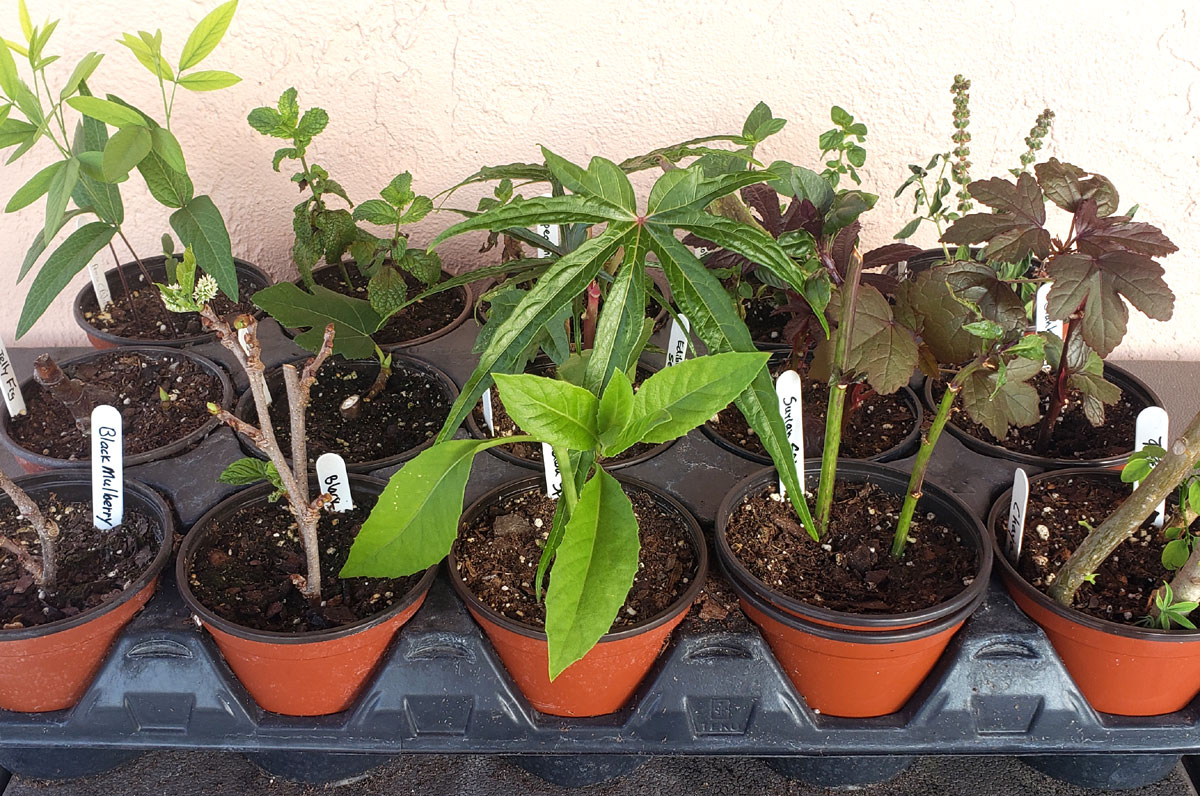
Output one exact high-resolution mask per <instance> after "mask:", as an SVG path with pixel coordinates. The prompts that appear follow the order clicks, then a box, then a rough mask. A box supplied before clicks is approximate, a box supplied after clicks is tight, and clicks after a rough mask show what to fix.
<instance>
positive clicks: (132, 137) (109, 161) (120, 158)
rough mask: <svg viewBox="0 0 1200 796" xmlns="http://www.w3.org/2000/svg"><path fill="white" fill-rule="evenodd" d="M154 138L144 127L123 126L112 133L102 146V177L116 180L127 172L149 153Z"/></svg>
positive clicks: (109, 180) (112, 180) (110, 180)
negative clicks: (106, 142)
mask: <svg viewBox="0 0 1200 796" xmlns="http://www.w3.org/2000/svg"><path fill="white" fill-rule="evenodd" d="M152 146H154V139H153V138H152V137H151V135H150V131H149V130H147V129H146V128H145V127H124V128H122V129H120V130H117V132H115V133H113V136H112V138H110V139H108V144H107V145H105V147H104V160H103V162H102V164H101V169H102V170H103V173H104V179H105V180H107V181H108V182H116V181H117V180H120V179H121V178H123V177H125V176H126V175H128V174H129V172H130V171H131V170H132V169H133V168H134V166H136V165H137V164H139V163H141V162H142V158H144V157H146V155H148V154H149V153H150V149H151V147H152Z"/></svg>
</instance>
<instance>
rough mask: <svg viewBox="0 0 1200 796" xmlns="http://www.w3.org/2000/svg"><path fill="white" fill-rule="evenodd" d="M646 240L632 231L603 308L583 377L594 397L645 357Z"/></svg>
mask: <svg viewBox="0 0 1200 796" xmlns="http://www.w3.org/2000/svg"><path fill="white" fill-rule="evenodd" d="M647 239H648V235H647V234H646V230H645V227H639V226H635V227H633V228H632V229H630V230H629V234H628V235H627V236H626V240H625V251H624V256H623V258H622V261H621V266H620V268H619V269H618V271H617V276H616V279H615V280H614V281H613V283H612V286H611V287H609V289H608V295H607V296H605V298H604V303H603V304H602V305H601V307H600V317H599V318H598V319H597V321H596V336H595V340H594V342H593V348H592V354H591V356H590V357H588V360H587V365H586V367H585V369H584V375H583V386H584V387H586V388H587V389H588V390H591V391H592V393H593V394H596V395H600V394H602V393H603V391H604V389H605V386H606V385H607V384H608V383H609V378H610V377H611V376H612V374H613V372H614V371H616V370H625V371H628V370H629V369H630V368H631V367H632V366H633V365H634V364H635V363H636V362H637V359H638V357H639V356H640V355H641V353H642V351H641V348H642V347H641V346H639V345H638V341H639V340H640V338H641V334H642V329H643V326H644V322H643V321H644V318H645V309H644V308H645V306H646V269H645V267H644V265H643V264H644V262H645V260H646V241H647Z"/></svg>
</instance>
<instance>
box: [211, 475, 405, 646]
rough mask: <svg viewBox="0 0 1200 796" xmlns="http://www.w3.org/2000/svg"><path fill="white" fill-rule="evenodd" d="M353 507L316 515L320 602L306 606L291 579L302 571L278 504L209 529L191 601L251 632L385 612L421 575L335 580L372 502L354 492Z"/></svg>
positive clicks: (296, 540)
mask: <svg viewBox="0 0 1200 796" xmlns="http://www.w3.org/2000/svg"><path fill="white" fill-rule="evenodd" d="M354 501H355V505H354V508H353V509H351V510H350V511H347V512H342V513H341V514H334V513H332V512H329V511H323V512H321V521H320V523H319V524H318V525H317V535H318V538H319V539H320V540H321V585H322V588H321V597H322V601H321V602H320V603H319V604H313V603H310V602H309V601H308V600H307V599H306V598H305V597H304V595H303V594H301V593H300V590H299V589H298V588H297V587H296V585H295V584H294V583H293V582H292V576H293V575H300V576H303V575H304V573H305V572H306V571H307V565H306V564H305V559H304V548H303V546H302V544H301V542H300V536H299V532H298V530H297V528H296V522H295V520H294V519H293V518H292V515H291V514H290V513H289V512H288V510H287V507H286V504H285V503H284V501H280V502H278V503H273V504H267V505H264V506H256V507H253V508H243V509H241V510H240V511H238V512H237V513H236V514H234V515H233V516H232V517H226V518H225V519H223V520H221V521H220V522H218V523H216V524H215V525H214V526H212V528H211V530H210V531H209V535H208V537H207V538H206V539H205V541H204V543H203V544H201V545H200V546H199V547H198V548H197V550H196V554H195V558H194V559H193V563H192V571H191V572H190V573H188V582H189V584H190V585H191V587H192V592H193V593H194V594H195V595H196V598H197V599H198V600H199V601H200V602H201V603H203V604H204V605H205V606H206V607H207V608H208V609H209V610H211V611H213V612H214V613H216V614H217V615H218V616H220V617H222V618H223V619H228V620H229V621H230V622H234V623H236V624H239V625H242V626H243V627H250V628H254V629H256V630H270V631H275V632H280V633H299V632H305V631H310V630H326V629H328V628H332V627H338V626H340V625H346V624H350V623H351V622H357V621H358V620H360V619H366V618H367V617H370V616H374V615H375V614H378V613H380V612H382V611H386V610H387V609H388V608H390V607H391V606H392V605H394V604H396V603H397V602H400V601H402V600H403V599H404V596H405V595H406V594H407V593H408V591H409V589H411V588H412V587H413V586H415V585H416V584H417V581H419V580H420V579H421V576H422V575H423V574H424V573H423V572H418V573H416V574H415V575H410V576H408V577H404V578H346V579H345V580H342V579H340V578H338V576H337V573H338V571H339V570H340V569H341V568H342V565H343V564H345V563H346V556H347V555H349V553H350V545H351V544H352V543H353V542H354V537H355V535H356V534H357V533H358V529H359V528H360V527H362V524H363V522H364V521H365V520H366V519H367V515H368V514H370V512H371V508H372V507H373V506H374V505H375V497H374V496H371V495H366V494H357V493H356V494H355V496H354Z"/></svg>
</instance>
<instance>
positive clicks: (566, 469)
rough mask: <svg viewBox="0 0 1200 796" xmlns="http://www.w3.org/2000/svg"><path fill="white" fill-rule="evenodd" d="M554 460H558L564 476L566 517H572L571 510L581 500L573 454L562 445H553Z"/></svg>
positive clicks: (559, 468)
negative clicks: (576, 482) (572, 468)
mask: <svg viewBox="0 0 1200 796" xmlns="http://www.w3.org/2000/svg"><path fill="white" fill-rule="evenodd" d="M553 450H554V460H555V461H556V462H558V472H559V474H560V475H561V476H562V491H563V500H565V501H567V503H566V518H567V519H568V520H569V519H571V512H573V511H574V510H575V504H576V503H578V502H579V493H578V492H577V491H576V489H575V473H574V471H572V470H571V454H570V452H569V451H568V450H567V449H566V448H564V447H562V446H561V445H555V446H553Z"/></svg>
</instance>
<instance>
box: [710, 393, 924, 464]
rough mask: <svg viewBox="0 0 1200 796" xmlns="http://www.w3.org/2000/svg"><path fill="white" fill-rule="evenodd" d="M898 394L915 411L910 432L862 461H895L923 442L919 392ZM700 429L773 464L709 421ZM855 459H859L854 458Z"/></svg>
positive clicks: (748, 455)
mask: <svg viewBox="0 0 1200 796" xmlns="http://www.w3.org/2000/svg"><path fill="white" fill-rule="evenodd" d="M897 394H898V395H900V397H901V398H903V399H904V403H906V404H907V405H908V408H909V409H911V410H912V413H913V424H912V428H911V429H910V430H909V432H908V434H906V435H905V437H904V439H902V440H900V442H898V443H896V444H895V445H893V446H892V447H890V448H888V449H887V450H885V451H880V452H879V453H877V454H875V455H874V456H870V457H868V458H866V459H862V460H861V461H868V462H894V461H896V460H897V459H903V458H905V457H906V456H910V455H912V454H913V453H914V452H915V451H916V449H917V446H918V445H920V443H921V423H922V420H923V418H924V416H925V413H924V411H923V410H922V408H921V401H920V400H919V399H918V398H917V394H916V393H915V392H913V391H912V389H910V388H909V387H901V388H900V390H899V392H898V393H897ZM700 431H701V432H702V433H703V434H704V436H706V437H708V438H709V439H710V440H712V441H713V442H715V443H716V444H717V445H719V446H720V447H722V448H724V449H725V450H727V451H729V452H730V453H733V454H735V455H737V456H740V457H742V458H743V459H748V460H750V461H752V462H757V463H758V464H766V465H769V464H773V461H772V460H771V457H770V456H768V455H767V454H765V453H758V452H756V451H750V450H747V449H745V448H743V447H742V446H741V445H738V444H737V443H736V442H734V441H733V440H731V439H728V438H727V437H724V436H722V435H721V434H720V433H718V432H717V430H716V429H714V428H713V427H712V426H711V425H710V424H709V423H704V424H703V425H701V426H700ZM805 447H808V446H807V445H806V446H805ZM854 461H859V460H854Z"/></svg>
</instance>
